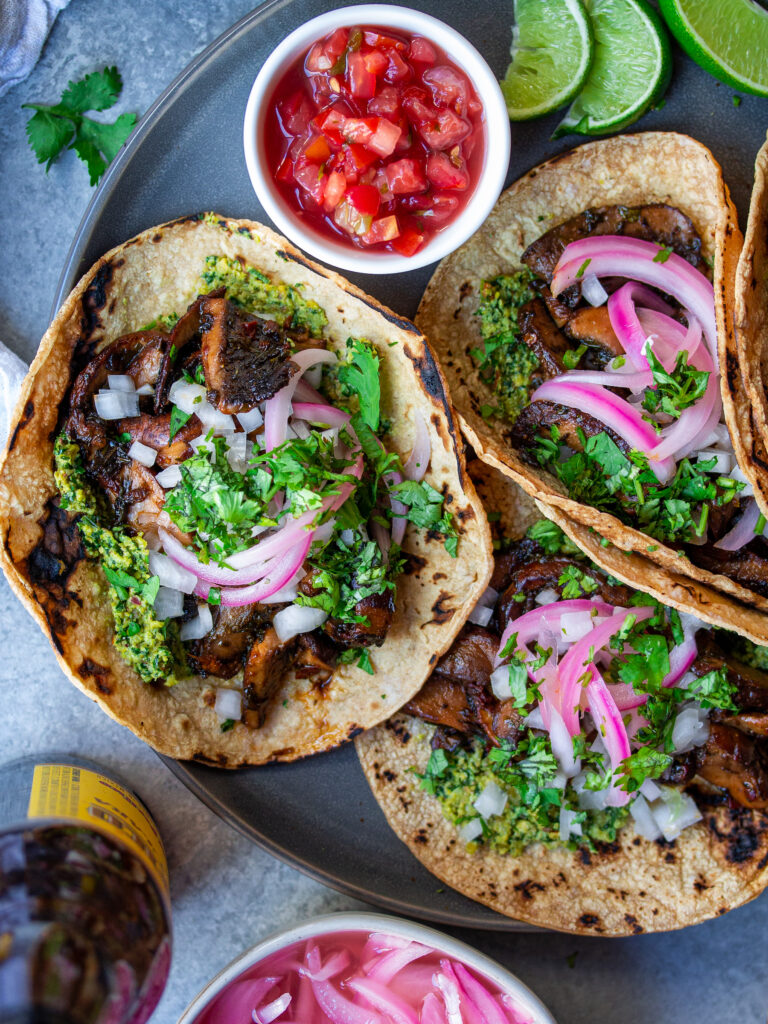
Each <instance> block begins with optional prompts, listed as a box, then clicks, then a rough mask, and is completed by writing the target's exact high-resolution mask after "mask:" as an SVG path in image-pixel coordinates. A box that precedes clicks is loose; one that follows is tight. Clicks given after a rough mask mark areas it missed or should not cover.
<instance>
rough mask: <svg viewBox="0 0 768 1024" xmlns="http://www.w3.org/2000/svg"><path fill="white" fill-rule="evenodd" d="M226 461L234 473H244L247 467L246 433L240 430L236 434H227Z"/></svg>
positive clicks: (247, 445) (247, 447) (247, 446)
mask: <svg viewBox="0 0 768 1024" xmlns="http://www.w3.org/2000/svg"><path fill="white" fill-rule="evenodd" d="M225 440H226V442H227V462H228V463H229V466H230V469H233V470H234V471H235V472H236V473H245V471H246V470H247V469H248V455H249V451H250V445H249V443H248V435H247V434H244V433H243V431H242V430H241V431H240V432H239V433H238V434H227V436H226V439H225Z"/></svg>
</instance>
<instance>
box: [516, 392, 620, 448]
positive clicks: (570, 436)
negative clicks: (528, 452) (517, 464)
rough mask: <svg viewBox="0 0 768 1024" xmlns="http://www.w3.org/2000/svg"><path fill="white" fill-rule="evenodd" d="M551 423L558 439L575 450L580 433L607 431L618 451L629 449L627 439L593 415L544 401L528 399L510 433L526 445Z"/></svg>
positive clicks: (547, 432) (592, 434) (547, 430)
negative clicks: (557, 433) (556, 431)
mask: <svg viewBox="0 0 768 1024" xmlns="http://www.w3.org/2000/svg"><path fill="white" fill-rule="evenodd" d="M553 426H554V427H557V430H558V431H559V437H558V440H559V443H560V444H564V445H567V446H568V447H569V448H572V449H573V450H574V451H577V452H578V451H581V450H582V448H583V444H582V440H581V435H582V434H583V436H584V437H596V436H597V435H598V434H607V435H608V436H609V437H610V438H611V440H612V441H613V442H614V443H615V444H616V445H617V447H618V448H619V450H620V451H622V452H628V451H629V445H628V444H627V442H626V441H625V440H624V439H623V438H621V437H619V436H618V434H615V433H614V432H613V431H612V430H611V429H610V428H609V427H606V425H605V424H604V423H601V422H600V420H597V419H595V417H594V416H590V415H589V413H587V412H583V411H582V410H580V409H570V408H568V406H565V405H558V404H556V403H555V402H548V401H537V402H531V403H530V405H527V406H526V407H525V408H524V409H523V411H522V412H521V413H520V415H519V416H518V418H517V419H516V420H515V425H514V427H513V428H512V437H513V438H514V440H515V443H517V444H519V445H520V447H521V448H529V447H530V446H531V445H533V444H535V442H536V439H537V438H538V437H540V436H542V435H543V436H545V437H549V435H550V431H551V428H552V427H553Z"/></svg>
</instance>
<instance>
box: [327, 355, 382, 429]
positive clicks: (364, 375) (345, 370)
mask: <svg viewBox="0 0 768 1024" xmlns="http://www.w3.org/2000/svg"><path fill="white" fill-rule="evenodd" d="M336 372H337V375H338V380H339V383H340V384H341V386H342V389H343V391H344V393H345V394H347V395H357V399H358V402H359V403H360V415H361V417H362V418H363V420H364V421H365V423H366V424H367V425H368V426H369V427H370V428H371V430H373V431H377V430H378V429H379V416H380V406H381V384H380V382H379V356H378V353H377V352H376V349H375V348H374V347H373V345H372V344H371V342H369V341H366V340H365V339H363V338H348V339H347V356H346V361H345V362H343V363H342V364H341V366H339V367H338V369H337V371H336Z"/></svg>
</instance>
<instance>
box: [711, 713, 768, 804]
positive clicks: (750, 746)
mask: <svg viewBox="0 0 768 1024" xmlns="http://www.w3.org/2000/svg"><path fill="white" fill-rule="evenodd" d="M698 774H699V775H700V776H701V778H702V779H704V780H705V781H707V782H709V783H711V784H712V785H713V786H719V787H720V788H721V789H725V790H727V791H728V793H729V794H730V795H731V796H732V797H733V799H734V800H735V801H736V802H737V803H738V804H740V805H741V806H742V807H751V808H753V809H756V810H765V809H766V808H768V771H767V770H766V745H765V744H764V743H762V742H760V741H758V740H753V739H752V738H750V737H749V736H747V735H746V734H745V733H743V732H741V731H740V730H738V729H733V728H731V727H730V726H727V725H720V724H719V723H716V722H713V723H712V724H711V725H710V729H709V739H708V740H707V745H706V748H705V754H704V759H703V762H702V763H701V764H700V765H699V768H698Z"/></svg>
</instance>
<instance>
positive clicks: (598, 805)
mask: <svg viewBox="0 0 768 1024" xmlns="http://www.w3.org/2000/svg"><path fill="white" fill-rule="evenodd" d="M608 792H609V791H608V790H607V789H582V791H581V792H580V793H579V807H580V808H581V810H582V811H604V810H605V808H606V807H607V806H608V805H607V803H606V797H607V796H608Z"/></svg>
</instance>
